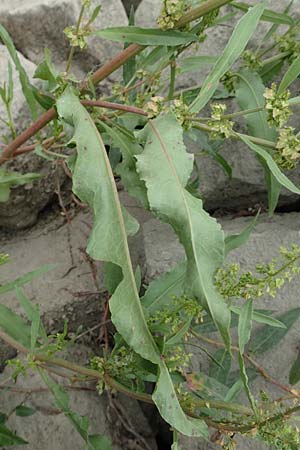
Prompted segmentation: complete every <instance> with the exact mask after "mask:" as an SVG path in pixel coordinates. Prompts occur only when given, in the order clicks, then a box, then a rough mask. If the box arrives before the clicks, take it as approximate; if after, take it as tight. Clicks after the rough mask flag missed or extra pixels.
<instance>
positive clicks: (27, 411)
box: [16, 405, 36, 417]
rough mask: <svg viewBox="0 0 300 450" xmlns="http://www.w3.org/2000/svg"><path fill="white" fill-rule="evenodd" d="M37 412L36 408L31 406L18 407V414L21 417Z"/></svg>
mask: <svg viewBox="0 0 300 450" xmlns="http://www.w3.org/2000/svg"><path fill="white" fill-rule="evenodd" d="M35 413H36V410H35V409H33V408H30V407H29V406H25V405H19V406H17V407H16V415H17V416H19V417H29V416H32V415H33V414H35Z"/></svg>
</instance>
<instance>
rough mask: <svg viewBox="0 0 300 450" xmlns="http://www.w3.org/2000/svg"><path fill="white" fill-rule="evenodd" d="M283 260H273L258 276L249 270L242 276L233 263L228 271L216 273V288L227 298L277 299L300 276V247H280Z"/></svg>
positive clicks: (258, 268) (261, 265) (264, 266)
mask: <svg viewBox="0 0 300 450" xmlns="http://www.w3.org/2000/svg"><path fill="white" fill-rule="evenodd" d="M280 256H281V258H280V261H278V260H277V259H273V260H272V261H271V262H269V263H267V264H259V265H257V266H256V274H253V273H252V272H250V271H248V272H245V273H242V274H241V273H240V267H239V265H238V264H232V265H230V266H229V267H227V268H226V269H219V271H218V272H217V274H216V286H217V287H218V289H219V291H220V293H221V294H222V295H223V297H224V298H225V299H229V298H244V299H246V300H247V299H249V298H253V299H255V298H258V297H261V296H263V295H266V294H267V295H270V296H271V297H275V294H276V291H277V290H278V289H280V288H282V286H283V285H284V284H285V282H286V281H288V282H290V281H291V280H292V279H293V277H294V276H295V275H298V274H299V273H300V267H299V259H300V248H299V247H298V246H297V245H292V247H291V249H290V250H288V249H286V248H285V247H281V248H280Z"/></svg>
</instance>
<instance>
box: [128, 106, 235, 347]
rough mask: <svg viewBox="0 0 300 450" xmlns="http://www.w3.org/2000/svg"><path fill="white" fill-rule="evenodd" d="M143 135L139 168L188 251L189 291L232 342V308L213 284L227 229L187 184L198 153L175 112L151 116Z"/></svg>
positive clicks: (152, 200) (158, 209)
mask: <svg viewBox="0 0 300 450" xmlns="http://www.w3.org/2000/svg"><path fill="white" fill-rule="evenodd" d="M142 138H143V139H144V140H145V142H146V143H145V149H144V152H143V153H142V154H141V155H138V156H137V169H138V171H139V173H140V175H141V178H142V179H143V180H144V181H145V183H146V187H147V191H148V200H149V204H150V207H151V209H152V210H153V211H154V212H155V213H156V214H157V216H158V217H159V218H160V219H162V220H163V221H164V222H168V223H170V224H171V225H172V227H173V228H174V231H175V232H176V233H177V235H178V237H179V239H180V242H181V243H182V245H183V246H184V248H185V252H186V255H187V271H186V286H185V291H186V293H187V294H188V295H191V296H195V297H197V298H198V299H199V301H200V302H201V304H202V305H203V307H204V308H206V309H207V310H208V311H209V313H210V314H211V315H212V317H213V319H214V322H215V323H216V325H217V327H218V329H219V331H220V333H221V335H222V337H223V339H224V342H226V344H227V346H228V347H229V345H230V333H229V327H230V311H229V309H228V307H227V305H226V303H225V301H224V300H223V298H222V297H221V295H220V294H219V292H218V291H217V289H216V287H215V285H214V274H215V271H216V270H217V268H218V267H220V266H221V265H222V263H223V259H224V233H223V231H222V230H221V227H220V225H219V224H218V223H217V221H216V220H215V219H213V218H212V217H210V216H209V214H207V213H206V212H205V211H204V209H203V207H202V201H201V200H200V199H196V198H195V197H193V196H192V195H191V194H190V193H189V192H188V191H187V190H186V189H185V186H186V185H187V182H188V179H189V176H190V174H191V172H192V168H193V157H192V155H190V154H188V153H187V152H186V149H185V146H184V143H183V132H182V128H181V127H180V125H179V124H178V122H177V121H176V119H175V117H174V116H173V115H166V116H164V117H159V118H157V119H155V120H154V121H151V122H150V123H149V125H148V126H147V127H146V128H145V130H144V134H143V135H142Z"/></svg>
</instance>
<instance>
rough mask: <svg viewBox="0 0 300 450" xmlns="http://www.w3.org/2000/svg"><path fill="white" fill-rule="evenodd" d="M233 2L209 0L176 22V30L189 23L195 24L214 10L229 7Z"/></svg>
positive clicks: (229, 0) (230, 0)
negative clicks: (194, 22)
mask: <svg viewBox="0 0 300 450" xmlns="http://www.w3.org/2000/svg"><path fill="white" fill-rule="evenodd" d="M232 1H233V0H208V1H207V2H205V3H203V4H202V5H200V6H198V7H197V8H194V9H192V10H191V11H188V12H187V13H186V14H184V15H183V16H182V17H181V18H180V19H179V20H178V22H176V24H175V28H181V27H183V26H185V25H187V24H188V23H190V22H193V21H194V20H197V19H199V18H200V17H202V16H205V14H208V13H210V12H211V11H213V10H214V9H217V8H220V7H221V6H224V5H227V4H228V3H231V2H232Z"/></svg>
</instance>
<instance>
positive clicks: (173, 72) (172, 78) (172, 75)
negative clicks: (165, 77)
mask: <svg viewBox="0 0 300 450" xmlns="http://www.w3.org/2000/svg"><path fill="white" fill-rule="evenodd" d="M175 76H176V60H175V59H172V60H171V61H170V85H169V93H168V100H171V99H172V98H173V95H174V90H175Z"/></svg>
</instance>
